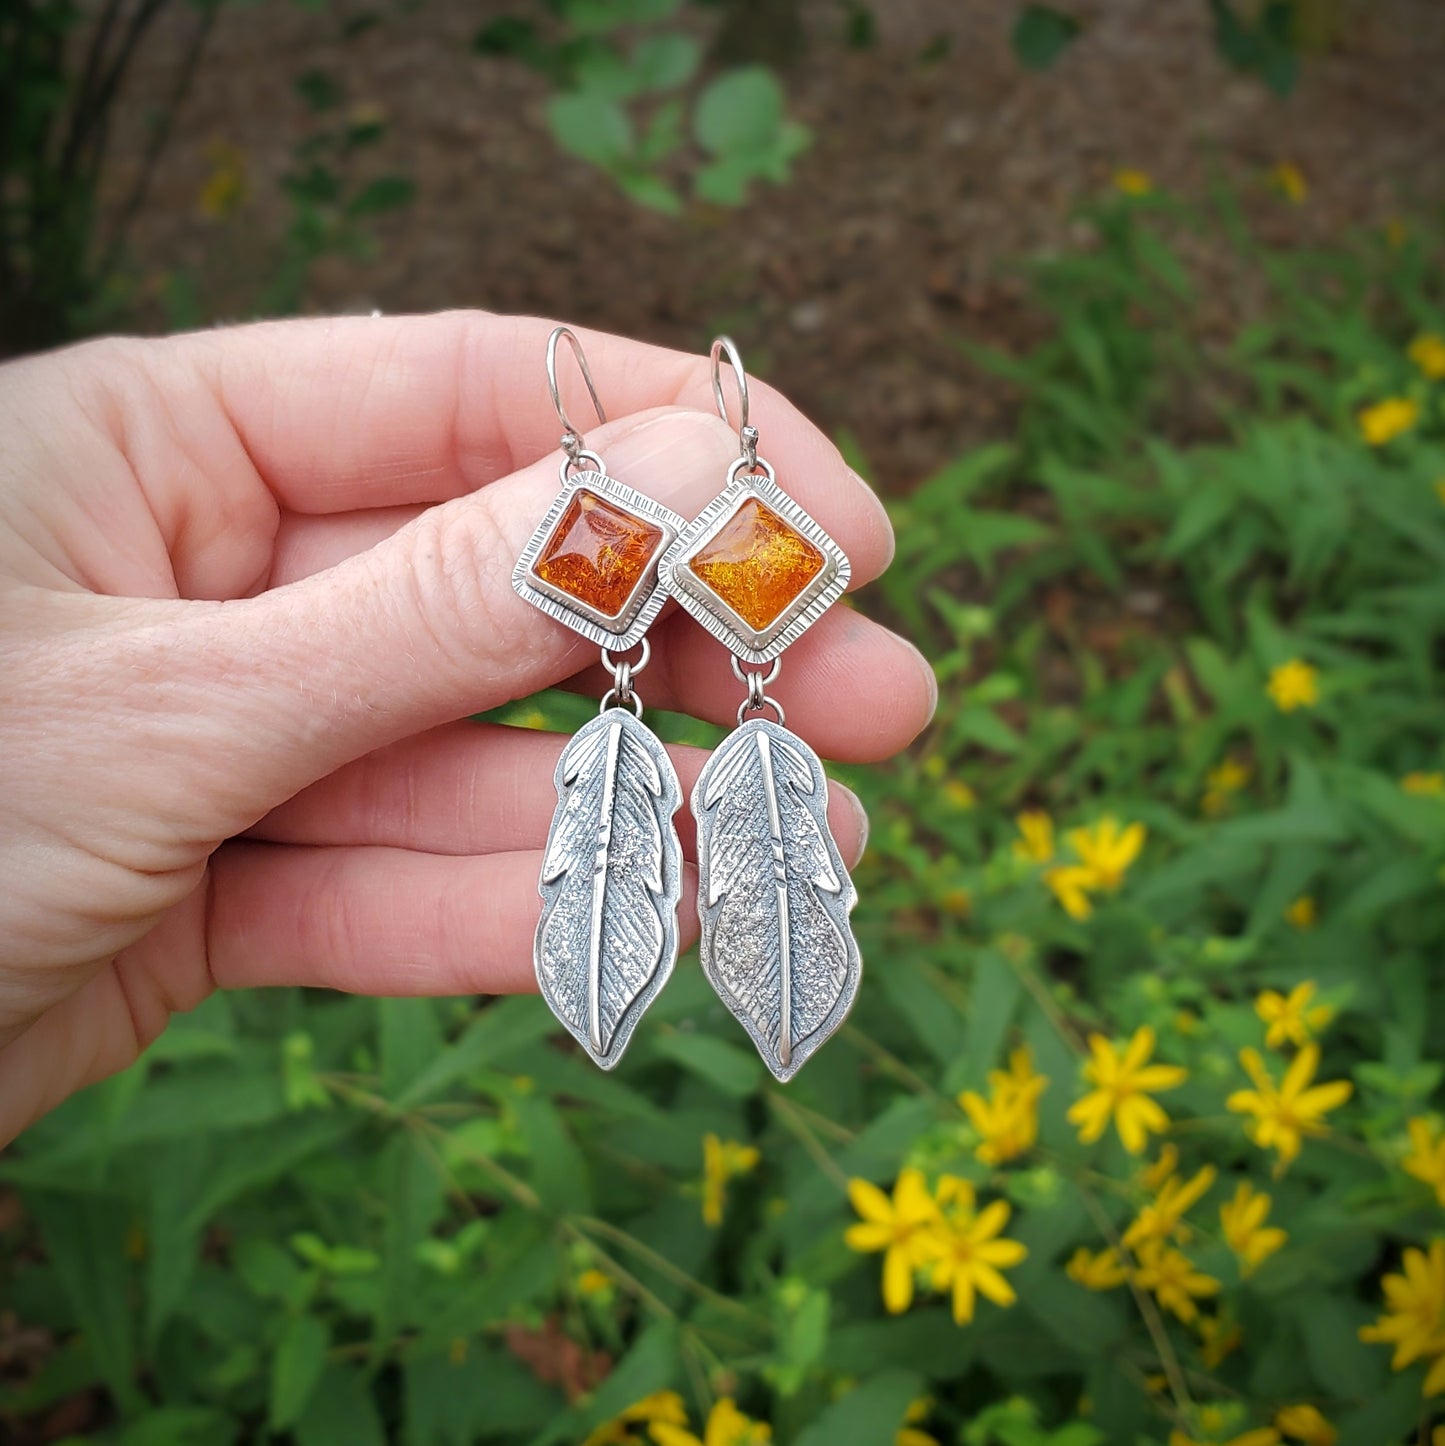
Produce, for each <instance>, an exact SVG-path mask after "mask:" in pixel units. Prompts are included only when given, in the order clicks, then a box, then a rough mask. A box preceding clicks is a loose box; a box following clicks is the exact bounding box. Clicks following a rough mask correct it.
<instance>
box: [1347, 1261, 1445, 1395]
mask: <svg viewBox="0 0 1445 1446" xmlns="http://www.w3.org/2000/svg"><path fill="white" fill-rule="evenodd" d="M1402 1263H1403V1265H1404V1267H1405V1273H1404V1274H1403V1275H1393V1274H1392V1275H1387V1276H1386V1277H1385V1280H1384V1287H1385V1310H1384V1314H1383V1315H1381V1317H1380V1318H1379V1320H1377V1321H1376V1322H1375V1323H1374V1324H1373V1325H1367V1326H1361V1327H1360V1339H1361V1340H1362V1341H1376V1342H1380V1343H1382V1344H1385V1345H1392V1346H1394V1347H1395V1354H1394V1355H1393V1357H1391V1360H1390V1369H1391V1370H1392V1371H1403V1370H1404V1369H1405V1368H1406V1366H1409V1365H1413V1364H1414V1362H1416V1361H1419V1360H1432V1361H1433V1364H1432V1365H1431V1367H1430V1369H1429V1371H1428V1372H1427V1373H1426V1376H1425V1394H1426V1395H1427V1396H1435V1395H1439V1394H1440V1393H1441V1392H1442V1391H1445V1240H1432V1241H1431V1242H1430V1249H1429V1253H1428V1254H1427V1253H1426V1252H1425V1251H1423V1250H1418V1249H1416V1248H1415V1247H1414V1246H1410V1247H1408V1248H1407V1249H1406V1251H1405V1255H1404V1259H1403V1261H1402Z"/></svg>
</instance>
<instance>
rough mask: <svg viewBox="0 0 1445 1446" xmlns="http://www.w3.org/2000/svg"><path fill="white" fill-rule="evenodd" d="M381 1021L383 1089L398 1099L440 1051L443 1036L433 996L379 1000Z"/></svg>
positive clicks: (383, 1091)
mask: <svg viewBox="0 0 1445 1446" xmlns="http://www.w3.org/2000/svg"><path fill="white" fill-rule="evenodd" d="M377 1010H378V1012H379V1016H380V1024H381V1092H382V1094H384V1095H385V1096H386V1097H387V1099H399V1098H401V1097H402V1096H403V1095H404V1094H405V1093H406V1090H407V1087H408V1086H409V1085H410V1084H411V1083H412V1082H413V1081H414V1080H415V1079H416V1078H417V1077H418V1076H419V1075H420V1074H421V1072H422V1071H423V1070H424V1069H425V1068H426V1067H427V1066H428V1065H429V1064H430V1063H431V1062H432V1061H433V1060H434V1059H435V1058H436V1057H437V1055H438V1054H440V1053H441V1049H442V1035H441V1029H440V1027H439V1026H438V1024H437V1006H436V1001H435V1000H432V999H382V1000H378V1001H377Z"/></svg>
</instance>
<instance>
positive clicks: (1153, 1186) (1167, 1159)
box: [1139, 1140, 1179, 1195]
mask: <svg viewBox="0 0 1445 1446" xmlns="http://www.w3.org/2000/svg"><path fill="white" fill-rule="evenodd" d="M1178 1168H1179V1146H1178V1145H1176V1144H1174V1143H1173V1142H1172V1141H1169V1140H1166V1141H1165V1142H1164V1144H1162V1145H1161V1146H1160V1147H1159V1158H1158V1159H1157V1160H1155V1161H1154V1163H1153V1164H1152V1165H1146V1166H1145V1167H1144V1168H1143V1169H1142V1170H1140V1171H1139V1183H1140V1184H1141V1185H1142V1186H1143V1187H1144V1188H1145V1189H1146V1190H1147V1191H1149V1193H1150V1194H1151V1195H1157V1194H1158V1193H1159V1191H1160V1190H1161V1189H1162V1188H1163V1186H1164V1182H1165V1181H1166V1180H1167V1179H1168V1178H1169V1177H1170V1176H1171V1175H1172V1174H1174V1172H1175V1171H1176V1170H1178Z"/></svg>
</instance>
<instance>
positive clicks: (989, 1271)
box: [973, 1260, 1018, 1305]
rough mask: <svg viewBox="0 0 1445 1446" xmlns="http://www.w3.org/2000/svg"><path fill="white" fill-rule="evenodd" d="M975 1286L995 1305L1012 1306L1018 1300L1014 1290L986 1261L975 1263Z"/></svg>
mask: <svg viewBox="0 0 1445 1446" xmlns="http://www.w3.org/2000/svg"><path fill="white" fill-rule="evenodd" d="M973 1280H974V1284H975V1285H976V1286H977V1287H978V1288H979V1291H980V1292H981V1293H982V1294H984V1295H986V1296H987V1297H988V1298H989V1299H990V1300H991V1301H992V1302H993V1303H994V1304H995V1305H1012V1304H1013V1303H1014V1301H1016V1300H1017V1299H1018V1296H1016V1295H1015V1294H1014V1288H1013V1286H1011V1285H1010V1284H1009V1283H1008V1281H1006V1280H1005V1279H1004V1278H1003V1276H1001V1275H1000V1274H999V1273H998V1271H996V1270H995V1269H994V1268H993V1266H991V1265H989V1264H987V1263H986V1262H984V1261H981V1260H979V1261H975V1262H974V1266H973Z"/></svg>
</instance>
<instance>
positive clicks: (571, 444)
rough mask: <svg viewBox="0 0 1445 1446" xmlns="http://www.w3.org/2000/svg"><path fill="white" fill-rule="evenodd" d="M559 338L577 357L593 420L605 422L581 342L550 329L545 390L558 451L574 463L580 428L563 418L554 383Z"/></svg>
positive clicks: (570, 333) (564, 331)
mask: <svg viewBox="0 0 1445 1446" xmlns="http://www.w3.org/2000/svg"><path fill="white" fill-rule="evenodd" d="M563 337H566V339H567V344H568V345H569V346H570V347H571V348H572V355H573V356H574V357H576V358H577V367H578V370H579V371H580V372H581V373H582V380H583V381H584V382H586V383H587V391H588V394H589V395H590V396H591V398H592V406H593V407H594V409H595V410H596V412H597V420H598V421H599V422H602V423H605V422H606V421H607V413H606V412H604V411H603V410H602V399H601V397H599V396H598V395H597V386H596V383H594V382H593V380H592V369H591V368H590V367H589V366H588V365H587V354H586V353H585V352H584V351H583V350H582V343H581V342H580V341H578V340H577V334H576V333H575V332H574V331H573V330H572V328H571V327H570V326H558V327H554V328H553V329H552V335H551V336H549V337H548V338H547V390H548V391H550V392H551V393H552V406H553V408H554V409H555V410H556V413H557V420H558V421H559V422H561V424H562V450H563V451H564V452H565V453H566V454H567V457H568V460H569V461H572V462H575V461H576V460H577V459H578V457H580V456H581V454H582V428H581V427H579V426H577V425H576V424H575V423H574V422H573V421H572V419H571V417H569V416H568V415H567V408H566V407H564V406H563V405H562V388H561V387H560V386H558V384H557V343H558V342H559V341H561V340H562V338H563ZM729 345H731V343H729Z"/></svg>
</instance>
